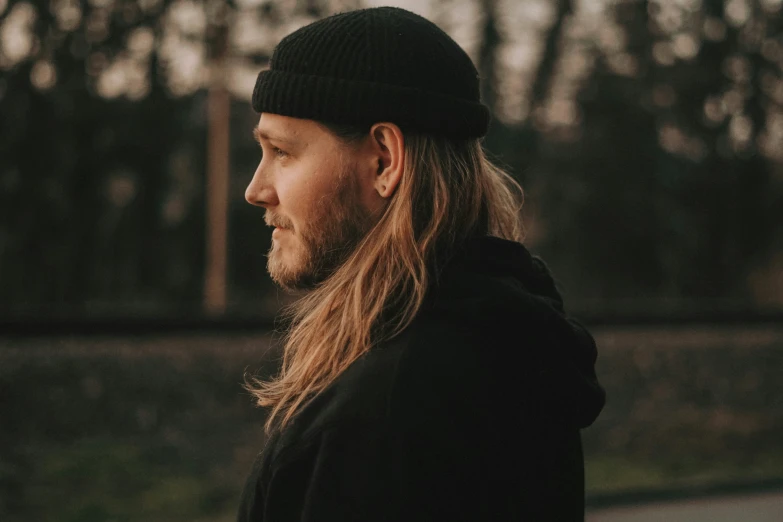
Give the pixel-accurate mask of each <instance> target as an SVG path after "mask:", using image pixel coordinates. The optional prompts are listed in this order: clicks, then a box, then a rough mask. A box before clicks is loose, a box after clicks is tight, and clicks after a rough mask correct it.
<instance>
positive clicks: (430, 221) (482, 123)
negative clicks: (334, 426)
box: [246, 7, 523, 429]
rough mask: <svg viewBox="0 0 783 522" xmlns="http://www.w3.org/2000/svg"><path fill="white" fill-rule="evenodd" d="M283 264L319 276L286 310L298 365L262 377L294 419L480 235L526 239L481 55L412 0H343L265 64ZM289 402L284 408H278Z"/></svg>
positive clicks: (389, 330)
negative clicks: (408, 7)
mask: <svg viewBox="0 0 783 522" xmlns="http://www.w3.org/2000/svg"><path fill="white" fill-rule="evenodd" d="M253 108H254V109H255V110H256V112H258V113H260V114H261V117H260V120H259V122H258V126H257V129H256V135H257V138H258V141H259V143H260V144H261V147H262V149H263V158H262V160H261V163H260V165H259V166H258V169H257V170H256V173H255V175H254V177H253V181H252V182H251V183H250V185H249V186H248V188H247V191H246V198H247V200H248V201H249V202H250V203H252V204H254V205H259V206H262V207H264V208H265V209H266V220H267V223H269V224H270V225H274V226H277V227H278V229H277V230H276V231H275V232H274V234H273V237H274V239H273V245H272V250H271V251H270V255H269V270H270V272H271V274H272V276H273V278H274V279H275V280H276V281H277V282H278V283H280V284H281V285H283V286H286V287H289V288H313V290H312V291H311V292H309V293H308V294H307V295H305V296H304V297H303V298H302V299H299V300H297V302H296V303H295V304H294V305H293V306H292V307H290V308H289V309H288V310H287V315H288V317H289V318H290V319H291V321H290V324H291V326H290V329H289V331H288V333H287V335H286V343H285V356H284V367H283V369H282V372H281V374H280V376H279V377H278V378H276V379H275V380H274V381H273V382H271V383H264V382H261V381H256V383H255V384H256V386H253V385H249V388H248V389H250V390H251V391H252V392H253V394H254V395H255V396H256V398H257V401H258V404H259V405H260V406H271V407H272V408H273V409H272V411H271V412H270V414H269V417H268V419H267V429H270V428H271V426H272V425H273V424H274V423H276V420H277V419H278V418H279V417H282V420H281V423H282V424H285V423H286V422H288V421H289V420H290V419H291V418H292V416H293V415H294V413H295V412H296V411H297V410H298V408H299V407H300V406H301V405H303V404H304V403H305V401H306V400H307V398H308V397H312V396H313V392H318V391H319V390H322V389H323V388H324V387H326V386H327V385H328V384H329V383H330V382H331V381H333V380H334V379H335V378H336V377H337V376H338V375H339V374H340V373H341V372H342V371H343V370H344V369H345V368H347V367H348V365H350V364H351V363H352V362H353V361H355V360H356V359H357V358H358V357H359V356H361V355H362V354H363V353H365V352H366V351H367V350H368V349H369V348H370V346H371V345H373V343H376V342H379V341H381V340H383V339H387V338H390V337H393V336H394V335H396V334H398V333H399V332H401V331H403V330H404V329H405V328H406V327H407V325H409V324H410V323H411V322H412V321H413V320H414V318H415V317H416V316H417V314H418V312H419V310H420V309H421V307H422V306H424V302H425V297H426V296H427V295H428V293H429V289H430V288H431V287H432V286H433V285H434V284H436V281H437V278H438V270H439V269H440V268H441V267H443V266H444V265H445V264H446V263H447V262H448V261H449V259H450V258H451V257H452V256H453V255H454V254H455V253H456V251H457V250H458V249H459V248H460V246H461V245H463V244H464V243H465V242H466V241H467V239H468V238H470V237H472V236H475V235H485V234H492V235H496V236H499V237H503V238H507V239H515V240H519V239H521V236H522V234H523V229H522V222H521V219H520V214H519V210H520V207H521V196H522V194H521V187H519V185H518V184H516V182H514V180H513V179H512V178H511V177H510V176H509V175H508V174H506V173H505V172H503V171H502V170H500V169H498V168H497V167H495V166H494V165H492V164H491V162H489V161H488V160H487V158H486V156H485V155H484V153H483V150H482V147H481V143H480V141H479V139H480V138H481V137H482V136H484V134H485V133H486V131H487V126H488V124H489V111H488V109H487V107H486V106H484V105H482V104H481V102H480V101H479V79H478V73H477V71H476V68H475V67H474V66H473V64H472V63H471V61H470V58H469V57H468V55H467V54H465V52H464V51H463V50H462V49H461V48H460V47H459V46H458V45H457V44H456V43H455V42H454V41H453V40H452V39H451V38H450V37H449V36H448V35H446V33H444V32H443V31H441V30H440V29H438V27H437V26H435V25H434V24H432V23H431V22H429V21H427V20H425V19H424V18H422V17H420V16H418V15H415V14H413V13H410V12H408V11H404V10H402V9H396V8H390V7H380V8H374V9H365V10H360V11H352V12H348V13H343V14H339V15H335V16H332V17H329V18H326V19H323V20H320V21H318V22H315V23H312V24H310V25H308V26H305V27H303V28H301V29H299V30H297V31H295V32H294V33H292V34H290V35H289V36H287V37H286V38H284V39H283V40H282V41H281V42H280V44H279V45H278V46H277V47H276V48H275V51H274V52H273V53H272V59H271V61H270V68H269V70H267V71H262V72H261V73H260V74H259V75H258V80H257V81H256V87H255V90H254V91H253ZM278 414H279V415H278Z"/></svg>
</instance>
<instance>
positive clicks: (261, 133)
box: [253, 127, 294, 143]
mask: <svg viewBox="0 0 783 522" xmlns="http://www.w3.org/2000/svg"><path fill="white" fill-rule="evenodd" d="M253 136H254V137H255V139H256V141H257V142H259V143H261V139H262V138H263V139H265V140H273V141H282V142H283V143H294V142H293V141H291V140H289V139H286V138H283V137H282V136H278V135H275V134H270V133H268V132H266V131H263V130H261V129H259V128H258V127H253Z"/></svg>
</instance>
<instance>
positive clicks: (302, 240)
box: [245, 113, 404, 289]
mask: <svg viewBox="0 0 783 522" xmlns="http://www.w3.org/2000/svg"><path fill="white" fill-rule="evenodd" d="M254 134H255V137H256V140H257V141H258V143H259V145H260V146H261V149H262V151H263V152H262V154H263V156H262V160H261V163H260V164H259V165H258V168H257V169H256V172H255V175H254V176H253V180H252V181H251V182H250V185H248V187H247V190H246V191H245V198H246V199H247V201H248V202H249V203H251V204H253V205H258V206H260V207H263V208H264V209H266V214H265V218H264V219H265V221H266V223H267V225H269V226H273V227H275V231H274V232H273V234H272V247H271V249H270V251H269V257H268V264H267V268H268V270H269V273H270V275H271V276H272V279H273V280H274V281H275V282H276V283H278V284H279V285H280V286H282V287H284V288H287V289H308V288H312V287H314V286H315V285H317V284H318V283H320V282H322V281H323V280H325V279H326V278H327V277H329V275H331V274H332V273H333V272H334V270H335V269H336V268H337V267H338V266H340V265H341V264H342V263H343V261H344V260H345V259H346V257H347V256H348V255H349V254H350V253H351V252H353V250H354V249H355V248H356V246H357V244H358V243H359V242H360V241H361V240H362V238H363V237H364V236H365V235H366V233H367V231H368V230H369V229H370V228H371V227H372V226H373V224H374V223H375V222H376V221H377V220H378V218H379V216H380V215H381V214H382V213H383V211H384V210H385V208H386V206H387V205H388V200H389V198H390V197H391V195H392V194H393V193H394V191H395V189H396V187H397V185H398V184H399V181H400V177H401V175H402V169H403V160H404V150H403V148H404V141H403V135H402V131H401V130H400V128H399V127H397V126H396V125H394V124H392V123H378V124H375V125H373V126H372V127H370V128H368V129H366V134H365V135H362V134H359V131H356V132H355V134H354V135H353V136H339V135H338V133H337V132H335V130H334V129H333V128H329V127H328V126H326V125H324V124H320V123H318V122H315V121H313V120H306V119H299V118H291V117H287V116H280V115H277V114H271V113H265V114H262V115H261V118H260V120H259V122H258V126H257V127H256V128H255V129H254Z"/></svg>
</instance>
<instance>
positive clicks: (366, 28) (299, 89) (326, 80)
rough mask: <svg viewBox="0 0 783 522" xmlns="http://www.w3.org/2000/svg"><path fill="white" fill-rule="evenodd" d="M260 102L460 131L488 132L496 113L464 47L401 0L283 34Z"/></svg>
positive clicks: (298, 111)
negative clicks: (399, 4)
mask: <svg viewBox="0 0 783 522" xmlns="http://www.w3.org/2000/svg"><path fill="white" fill-rule="evenodd" d="M253 109H254V110H255V111H256V112H258V113H263V112H269V113H273V114H280V115H283V116H291V117H294V118H304V119H311V120H318V121H323V122H331V123H346V124H359V125H367V126H369V125H371V124H373V123H377V122H380V121H389V122H392V123H395V124H397V125H399V126H400V128H402V129H411V130H417V131H422V132H425V133H430V134H436V135H445V136H450V137H455V138H478V137H481V136H484V135H485V134H486V133H487V127H488V126H489V118H490V116H489V110H488V108H487V107H486V106H485V105H483V104H482V103H481V101H480V96H479V75H478V71H477V70H476V68H475V66H474V65H473V63H472V62H471V60H470V58H469V57H468V55H467V54H466V53H465V51H463V50H462V48H461V47H460V46H459V45H457V43H456V42H455V41H454V40H452V39H451V37H449V36H448V35H447V34H446V33H445V32H443V31H442V30H441V29H440V28H438V26H436V25H435V24H433V23H432V22H430V21H429V20H427V19H425V18H422V17H421V16H419V15H417V14H414V13H411V12H410V11H406V10H404V9H399V8H396V7H375V8H371V9H360V10H357V11H350V12H347V13H340V14H336V15H332V16H330V17H328V18H324V19H322V20H318V21H316V22H313V23H311V24H309V25H306V26H304V27H302V28H300V29H298V30H296V31H294V32H293V33H291V34H289V35H288V36H286V37H285V38H283V39H282V40H281V41H280V43H279V44H278V45H277V47H275V50H274V52H273V53H272V58H271V60H270V64H269V70H265V71H262V72H261V73H260V74H259V75H258V79H257V80H256V86H255V89H254V90H253Z"/></svg>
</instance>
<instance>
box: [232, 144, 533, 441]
mask: <svg viewBox="0 0 783 522" xmlns="http://www.w3.org/2000/svg"><path fill="white" fill-rule="evenodd" d="M523 200H524V193H523V191H522V188H521V187H520V185H519V184H518V183H517V182H516V181H515V180H514V179H513V178H512V177H511V176H510V175H509V174H508V173H506V172H505V171H504V170H502V169H501V168H498V167H496V166H495V165H493V164H492V163H491V162H490V161H489V159H488V158H487V157H486V155H485V154H484V151H483V149H482V147H481V143H480V141H479V140H467V141H453V140H449V139H447V138H441V137H434V136H428V135H417V134H406V135H405V161H404V171H403V174H402V178H401V180H400V182H399V185H398V187H397V191H396V193H395V194H394V196H393V197H392V198H391V201H390V203H389V205H388V207H387V208H386V209H385V211H384V213H383V215H382V216H381V217H380V219H379V221H378V222H377V223H376V224H375V225H374V226H373V228H372V229H371V230H370V231H369V232H368V233H367V235H366V236H365V237H364V238H363V239H362V240H361V241H360V243H359V245H358V246H357V248H356V249H355V250H354V252H353V253H352V254H351V255H350V256H349V257H348V258H347V260H346V261H345V262H344V263H343V264H342V265H341V266H340V267H339V268H338V269H337V270H336V271H335V272H334V273H333V274H332V275H331V276H330V277H329V278H328V279H327V280H325V281H324V282H323V283H321V284H320V285H319V286H318V287H317V288H315V289H314V290H312V291H311V292H310V293H308V294H307V295H306V296H305V297H303V298H301V299H299V300H298V301H297V302H295V303H294V304H293V305H290V306H289V307H288V308H287V309H286V310H285V311H284V314H283V317H284V318H285V319H287V320H288V322H289V326H288V328H287V330H286V331H285V335H284V338H283V342H284V344H283V361H282V368H281V370H280V373H279V374H278V375H277V376H276V377H274V378H273V379H272V380H270V381H262V380H260V379H258V378H255V377H252V378H250V380H249V382H246V383H245V387H246V389H247V390H248V391H250V392H251V393H252V394H253V396H254V397H255V400H256V403H257V404H258V405H259V406H262V407H269V408H271V410H270V412H269V415H268V417H267V421H266V424H265V429H266V431H267V432H270V431H271V430H272V428H273V427H274V426H275V421H276V420H277V419H278V418H279V417H282V420H280V421H279V426H280V427H281V428H282V427H284V426H285V425H286V424H287V423H288V422H289V421H290V420H291V418H292V417H293V416H294V415H295V414H296V413H297V412H298V411H299V410H300V409H301V408H303V407H304V406H305V405H306V404H307V401H308V400H309V399H311V398H312V397H313V396H315V395H316V394H317V393H318V392H320V391H321V390H323V389H324V388H326V387H327V386H328V385H329V384H330V383H332V382H333V381H334V380H335V379H336V378H337V377H338V376H339V375H340V374H341V373H342V372H343V371H344V370H345V369H346V368H348V366H350V365H351V364H352V363H353V362H354V361H355V360H356V359H357V358H359V357H360V356H361V355H362V354H364V353H366V352H367V351H368V350H369V349H370V348H371V347H372V346H373V345H375V344H378V343H380V342H382V341H384V340H388V339H391V338H392V337H394V336H396V335H397V334H399V333H400V332H402V331H403V330H404V329H405V328H406V327H407V326H408V325H409V324H410V323H411V321H413V319H414V318H415V316H416V314H417V313H418V311H419V309H420V308H421V306H422V303H423V302H424V298H425V295H426V294H427V290H428V289H429V288H430V286H431V284H432V281H433V277H435V276H436V274H437V270H438V269H439V268H440V267H441V266H442V265H443V263H444V262H446V261H448V259H449V257H450V255H451V254H452V253H453V252H454V251H455V250H456V249H457V248H458V247H459V246H460V245H461V244H462V243H463V242H464V241H465V240H466V239H468V238H469V237H471V236H473V235H477V234H478V235H482V234H489V235H493V236H498V237H502V238H505V239H511V240H515V241H519V242H521V241H522V240H523V237H524V228H523V225H522V217H521V208H522V203H523Z"/></svg>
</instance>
